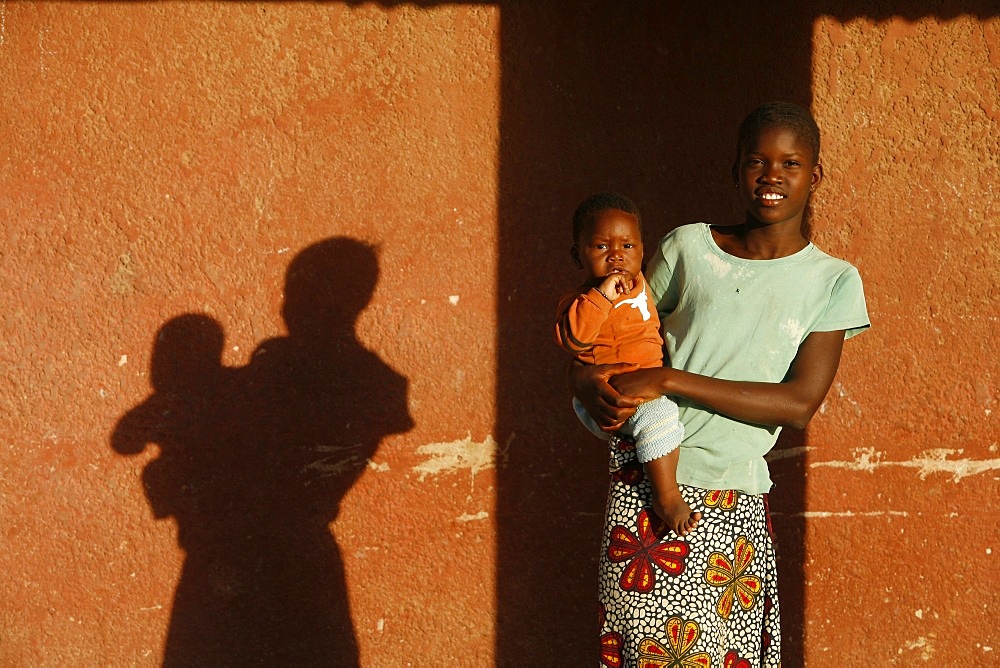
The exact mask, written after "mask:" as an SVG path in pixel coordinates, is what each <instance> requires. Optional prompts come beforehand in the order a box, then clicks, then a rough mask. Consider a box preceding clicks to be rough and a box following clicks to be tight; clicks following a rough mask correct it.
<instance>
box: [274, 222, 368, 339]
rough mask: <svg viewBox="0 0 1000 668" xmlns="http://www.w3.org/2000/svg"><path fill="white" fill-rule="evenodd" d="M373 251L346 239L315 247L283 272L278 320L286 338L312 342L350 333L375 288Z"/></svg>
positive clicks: (304, 251)
mask: <svg viewBox="0 0 1000 668" xmlns="http://www.w3.org/2000/svg"><path fill="white" fill-rule="evenodd" d="M378 276H379V270H378V254H377V249H376V248H375V247H374V246H371V245H369V244H367V243H365V242H363V241H359V240H357V239H352V238H349V237H332V238H330V239H324V240H323V241H320V242H317V243H315V244H313V245H311V246H309V247H307V248H305V249H304V250H303V251H302V252H300V253H299V254H298V255H296V256H295V259H294V260H292V262H291V264H289V265H288V270H287V271H286V273H285V295H284V304H283V306H282V317H283V318H284V320H285V324H286V326H287V327H288V332H289V334H290V335H291V336H292V337H294V338H298V339H316V338H318V337H326V336H329V335H330V334H331V333H332V332H336V331H338V330H343V329H345V328H353V325H354V322H355V321H356V320H357V318H358V315H359V314H360V313H361V312H362V311H363V310H364V309H365V307H366V306H367V305H368V303H369V302H370V301H371V298H372V294H373V293H374V291H375V285H376V284H377V283H378Z"/></svg>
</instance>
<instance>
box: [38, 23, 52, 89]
mask: <svg viewBox="0 0 1000 668" xmlns="http://www.w3.org/2000/svg"><path fill="white" fill-rule="evenodd" d="M50 32H52V29H51V28H39V30H38V71H39V72H40V73H41V75H42V78H45V73H46V71H47V70H46V67H45V57H46V56H54V55H55V54H56V52H55V51H49V47H48V37H49V33H50Z"/></svg>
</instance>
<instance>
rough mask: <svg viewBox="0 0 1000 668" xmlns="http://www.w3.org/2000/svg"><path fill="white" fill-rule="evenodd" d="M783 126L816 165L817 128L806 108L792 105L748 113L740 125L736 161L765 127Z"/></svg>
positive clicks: (775, 105) (773, 105) (773, 104)
mask: <svg viewBox="0 0 1000 668" xmlns="http://www.w3.org/2000/svg"><path fill="white" fill-rule="evenodd" d="M773 127H782V128H788V129H790V130H792V131H793V132H794V133H795V135H796V137H797V138H798V140H799V141H800V142H802V143H803V144H804V145H805V146H807V147H808V148H809V150H810V151H811V153H812V164H813V165H815V164H818V163H819V126H818V125H816V119H814V118H813V116H812V114H811V113H809V110H808V109H805V108H804V107H800V106H799V105H797V104H794V103H792V102H768V103H767V104H763V105H761V106H759V107H757V108H756V109H754V110H753V111H751V112H750V113H749V114H747V116H746V118H744V119H743V122H742V123H740V131H739V135H738V136H737V140H736V161H737V162H739V159H740V155H741V154H742V152H743V151H744V150H745V149H746V147H747V146H748V145H750V144H752V143H754V142H755V141H756V140H757V138H758V137H759V136H760V134H761V132H762V131H763V130H765V129H766V128H773Z"/></svg>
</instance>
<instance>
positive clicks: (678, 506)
mask: <svg viewBox="0 0 1000 668" xmlns="http://www.w3.org/2000/svg"><path fill="white" fill-rule="evenodd" d="M677 417H678V416H677V404H676V403H674V401H673V400H672V399H670V398H669V397H660V398H659V399H655V400H653V401H649V402H647V403H644V404H642V405H641V406H639V408H638V409H636V412H635V415H633V416H632V417H631V418H629V420H628V421H627V422H626V423H625V425H624V426H623V427H622V431H623V432H625V433H629V432H631V434H632V437H633V439H634V440H635V450H636V455H637V456H638V457H639V461H640V462H642V463H643V466H644V467H645V469H646V475H647V476H648V477H649V481H650V482H651V483H652V485H653V510H655V511H656V514H657V515H659V516H660V519H662V520H663V521H664V522H666V523H667V526H668V527H670V529H671V530H672V531H673V532H674V533H676V534H677V535H678V536H684V535H686V534H687V533H688V532H689V531H691V529H693V528H695V526H697V525H698V520H699V519H701V514H700V513H695V512H692V511H691V506H689V505H688V504H687V503H686V502H685V501H684V499H683V498H681V493H680V490H679V489H678V488H677V460H678V458H679V450H680V447H679V446H680V443H681V441H682V440H683V439H684V425H682V424H681V423H680V421H679V420H678V419H677Z"/></svg>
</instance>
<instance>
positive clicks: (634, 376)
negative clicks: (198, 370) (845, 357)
mask: <svg viewBox="0 0 1000 668" xmlns="http://www.w3.org/2000/svg"><path fill="white" fill-rule="evenodd" d="M843 345H844V333H843V331H835V332H814V333H812V334H810V335H809V336H808V337H807V338H806V340H805V341H803V342H802V344H801V345H800V347H799V351H798V354H797V355H796V357H795V360H794V361H793V362H792V365H791V367H790V369H789V372H788V374H787V377H786V379H785V380H784V381H782V382H780V383H765V382H753V381H735V380H722V379H719V378H710V377H708V376H702V375H699V374H696V373H689V372H687V371H681V370H678V369H672V368H669V367H664V368H658V369H640V370H639V371H636V372H633V373H629V374H622V375H620V376H614V377H612V378H611V379H610V383H611V385H612V386H613V387H614V388H615V389H616V390H618V391H619V392H621V393H622V394H625V395H628V396H633V397H642V398H644V399H648V398H650V396H651V395H654V396H655V395H669V396H675V397H683V398H684V399H687V400H689V401H693V402H695V403H698V404H701V405H702V406H705V407H706V408H708V409H710V410H713V411H715V412H717V413H722V414H723V415H726V416H728V417H731V418H733V419H735V420H741V421H743V422H752V423H754V424H764V425H774V426H781V427H795V428H798V429H802V428H804V427H805V426H806V424H807V423H808V422H809V420H810V419H811V418H812V416H813V415H814V414H815V412H816V411H817V410H818V409H819V407H820V405H821V404H822V403H823V399H824V398H825V397H826V393H827V392H828V391H829V389H830V385H832V384H833V378H834V376H836V374H837V367H838V366H839V364H840V353H841V350H842V349H843Z"/></svg>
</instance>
